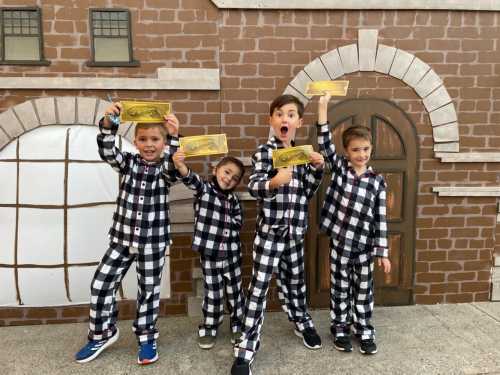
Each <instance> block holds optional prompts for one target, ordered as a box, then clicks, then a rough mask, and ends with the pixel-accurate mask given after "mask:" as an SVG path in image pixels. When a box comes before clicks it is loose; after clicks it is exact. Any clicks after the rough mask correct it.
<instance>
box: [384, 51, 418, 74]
mask: <svg viewBox="0 0 500 375" xmlns="http://www.w3.org/2000/svg"><path fill="white" fill-rule="evenodd" d="M414 57H415V56H414V55H412V54H411V53H408V52H406V51H403V50H400V49H398V50H397V51H396V56H394V61H393V63H392V66H391V70H389V75H390V76H393V77H394V78H397V79H402V78H403V76H404V75H405V74H406V72H407V71H408V68H409V67H410V64H411V63H412V61H413V59H414Z"/></svg>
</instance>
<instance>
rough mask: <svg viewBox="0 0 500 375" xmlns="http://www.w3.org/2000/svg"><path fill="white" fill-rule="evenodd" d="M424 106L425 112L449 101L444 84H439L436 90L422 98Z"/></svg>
mask: <svg viewBox="0 0 500 375" xmlns="http://www.w3.org/2000/svg"><path fill="white" fill-rule="evenodd" d="M423 103H424V107H425V109H427V112H432V111H434V110H435V109H437V108H439V107H442V106H444V105H446V104H448V103H451V98H450V95H449V94H448V91H447V90H446V88H445V87H444V86H440V87H439V88H438V89H437V90H436V91H434V92H432V94H430V95H429V96H427V97H426V98H425V99H424V100H423Z"/></svg>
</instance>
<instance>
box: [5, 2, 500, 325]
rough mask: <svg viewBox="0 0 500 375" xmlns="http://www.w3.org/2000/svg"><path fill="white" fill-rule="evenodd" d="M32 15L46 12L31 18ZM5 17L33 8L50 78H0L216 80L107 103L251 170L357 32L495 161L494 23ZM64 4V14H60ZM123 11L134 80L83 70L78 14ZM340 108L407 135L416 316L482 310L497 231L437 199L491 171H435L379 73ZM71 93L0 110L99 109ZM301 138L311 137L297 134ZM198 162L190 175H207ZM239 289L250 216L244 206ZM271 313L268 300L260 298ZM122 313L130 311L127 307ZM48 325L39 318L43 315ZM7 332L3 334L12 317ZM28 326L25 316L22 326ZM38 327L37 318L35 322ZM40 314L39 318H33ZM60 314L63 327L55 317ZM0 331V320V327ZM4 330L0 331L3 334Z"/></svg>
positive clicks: (238, 14) (181, 257)
mask: <svg viewBox="0 0 500 375" xmlns="http://www.w3.org/2000/svg"><path fill="white" fill-rule="evenodd" d="M42 3H43V5H41V4H42ZM3 4H4V5H5V6H10V5H21V4H22V5H38V6H40V7H41V8H42V14H43V18H44V41H45V57H46V59H48V60H50V61H51V62H52V63H51V65H49V66H47V67H29V66H24V67H18V66H17V67H16V66H0V73H1V74H3V75H14V76H19V75H26V76H32V75H33V76H34V75H42V76H91V77H94V76H97V77H108V76H124V77H125V76H126V77H154V76H155V75H156V69H157V68H158V67H200V68H219V69H220V74H221V90H220V92H214V91H212V92H197V91H191V92H190V91H157V92H143V93H140V92H114V93H111V94H112V95H113V96H115V97H137V98H152V99H168V100H170V101H171V102H172V103H173V108H174V111H175V112H176V113H177V114H178V116H179V118H180V121H181V124H182V126H183V129H182V130H181V131H182V133H183V134H186V135H193V134H199V133H203V132H215V131H217V132H224V133H226V134H227V135H228V137H229V147H230V149H231V150H232V153H233V154H235V155H238V156H250V155H251V153H252V152H253V151H254V150H255V148H256V147H257V145H258V144H260V143H262V142H264V141H265V139H266V138H267V136H268V126H267V125H266V124H267V116H268V106H269V103H270V101H271V100H272V99H273V98H274V97H275V96H277V95H279V94H280V93H281V92H282V91H283V90H284V89H285V87H286V85H287V84H288V83H289V82H290V80H291V79H292V78H293V77H294V76H295V75H296V74H297V73H298V72H299V71H300V70H301V69H302V68H303V67H304V66H305V65H307V64H308V63H309V62H310V61H312V60H313V59H315V58H316V57H318V56H320V55H322V54H324V53H326V52H328V51H330V50H332V49H334V48H337V47H340V46H343V45H347V44H351V43H356V42H357V35H358V30H359V29H361V28H363V29H367V28H369V29H370V28H371V29H378V31H379V33H378V35H379V43H383V44H386V45H389V46H395V47H398V48H401V49H404V50H406V51H407V52H409V53H412V54H414V55H416V56H417V57H419V58H420V59H421V60H423V61H424V62H426V63H428V64H429V65H430V66H431V68H432V69H434V70H435V71H436V72H437V73H438V74H439V76H440V77H441V78H442V79H443V81H444V83H445V87H446V88H447V90H448V92H449V94H450V96H451V97H452V99H453V101H454V104H455V107H456V110H457V114H458V123H459V130H460V147H461V151H498V149H499V148H500V131H499V125H498V124H497V122H498V120H499V119H500V100H497V97H500V95H499V94H500V88H499V87H500V81H499V78H498V77H499V76H500V74H499V73H500V63H499V62H498V61H500V52H498V48H497V47H498V45H499V35H500V32H499V31H500V20H499V14H498V13H496V12H452V11H323V10H321V11H275V10H266V11H259V10H218V9H217V8H215V6H214V5H213V4H212V3H211V2H210V1H208V0H173V1H172V0H121V1H118V0H101V1H90V0H89V1H85V0H80V1H63V0H44V1H43V2H42V1H40V0H39V1H34V0H30V1H22V2H21V1H20V0H15V1H14V0H4V2H3ZM67 4H72V6H68V5H67ZM89 6H90V7H121V8H128V9H130V10H131V16H132V24H133V26H132V31H133V42H134V57H135V59H137V60H139V61H140V62H141V66H140V67H137V68H94V67H93V68H90V67H87V66H86V65H85V62H86V61H87V60H88V59H89V58H90V42H89V36H88V20H87V19H88V12H87V10H86V8H87V7H89ZM343 78H344V79H348V80H349V81H350V89H349V97H377V98H386V99H389V100H392V101H393V102H395V103H396V104H397V105H398V106H400V107H401V108H402V109H403V110H404V111H406V112H407V114H408V116H409V117H410V118H411V120H412V122H413V123H414V124H415V125H416V130H417V135H418V139H417V140H416V141H418V142H419V146H420V149H419V157H420V162H419V167H420V171H419V175H418V179H419V187H418V200H417V228H416V274H415V302H416V303H441V302H465V301H484V300H487V299H488V295H489V282H490V267H491V256H492V252H493V250H494V247H495V243H498V240H496V238H495V237H496V235H497V234H498V229H497V226H496V223H495V216H496V202H497V199H496V198H494V197H492V198H461V197H438V196H437V195H436V194H435V193H433V192H432V190H431V189H432V187H433V186H437V185H446V186H447V185H452V184H461V183H465V184H470V183H477V184H478V185H487V184H498V181H499V173H500V165H499V164H500V163H441V162H440V161H438V160H437V159H434V153H433V138H432V129H431V125H430V121H429V118H428V115H427V112H426V111H425V108H424V107H423V105H422V102H421V100H420V99H419V98H418V96H417V95H416V94H415V92H414V91H413V90H412V89H409V88H408V87H407V86H405V85H404V84H403V83H402V82H401V81H399V80H397V79H395V78H392V77H390V76H386V75H382V74H378V73H372V72H370V73H354V74H349V75H346V76H344V77H343ZM105 94H106V93H104V92H100V91H96V92H88V91H85V92H77V91H71V92H69V91H61V92H57V91H56V90H50V91H33V90H8V91H6V90H3V91H0V110H1V111H3V110H5V109H7V108H9V107H10V106H12V105H15V104H18V103H20V102H23V101H25V100H27V99H30V98H36V97H40V96H46V95H50V96H56V95H74V96H76V95H86V96H98V97H104V96H105ZM315 110H316V102H312V103H311V104H310V105H309V106H308V107H307V108H306V115H305V123H306V124H311V123H312V122H313V121H314V119H315ZM299 136H300V137H307V136H308V127H307V126H305V127H304V128H302V129H301V131H300V133H299ZM207 161H208V159H200V160H199V161H198V162H197V163H195V164H194V167H195V169H196V170H198V171H200V172H205V173H206V172H208V168H207ZM245 208H246V215H245V220H246V224H245V229H244V232H243V238H244V242H245V254H246V255H245V261H244V264H245V267H244V280H245V284H246V283H247V281H248V279H249V274H250V270H251V258H250V249H251V242H252V235H253V229H254V218H255V208H254V207H253V204H252V203H246V204H245ZM189 242H190V238H189V236H188V235H178V236H176V237H175V240H174V248H173V250H172V262H171V267H172V298H171V299H170V300H168V301H166V302H165V303H163V304H162V314H171V313H180V314H183V313H185V312H186V299H187V296H188V295H190V293H192V283H191V275H190V269H191V268H192V267H193V266H195V265H196V264H197V258H196V256H195V254H194V253H193V252H191V251H190V250H189ZM271 300H272V303H271V306H272V307H274V308H276V307H277V304H276V293H275V290H274V289H273V290H272V292H271ZM125 310H127V311H129V312H130V311H131V310H130V308H129V307H126V308H125ZM30 311H31V310H30V309H25V310H24V312H22V313H20V312H19V309H3V310H0V322H4V323H3V324H6V322H7V323H8V324H11V323H14V322H15V321H17V320H20V319H27V320H32V321H34V322H40V321H43V322H45V321H47V322H49V321H53V320H57V319H69V320H71V319H76V320H78V319H84V318H85V316H86V313H87V308H86V307H84V308H77V307H73V308H69V309H68V310H67V312H64V311H66V309H64V308H61V309H46V310H38V311H37V312H36V313H35V312H33V313H30ZM43 311H45V313H43ZM9 314H11V315H12V319H11V320H9V319H10V318H9V316H11V315H9ZM29 314H31V315H29ZM33 314H35V315H36V316H33ZM44 314H45V315H44ZM64 314H67V315H68V316H65V315H64ZM2 317H3V318H2ZM2 319H3V320H2Z"/></svg>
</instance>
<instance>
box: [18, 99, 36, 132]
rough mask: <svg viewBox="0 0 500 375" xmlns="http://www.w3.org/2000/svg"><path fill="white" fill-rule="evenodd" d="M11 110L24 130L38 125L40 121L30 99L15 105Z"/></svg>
mask: <svg viewBox="0 0 500 375" xmlns="http://www.w3.org/2000/svg"><path fill="white" fill-rule="evenodd" d="M13 110H14V112H15V113H16V115H17V117H18V118H19V120H20V121H21V123H22V125H23V128H24V129H25V130H26V131H28V130H31V129H35V128H37V127H39V126H40V122H39V121H38V117H37V115H36V112H35V107H34V106H33V102H32V101H31V100H28V101H26V102H24V103H21V104H18V105H16V106H15V107H14V108H13Z"/></svg>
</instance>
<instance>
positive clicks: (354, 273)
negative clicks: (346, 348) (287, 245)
mask: <svg viewBox="0 0 500 375" xmlns="http://www.w3.org/2000/svg"><path fill="white" fill-rule="evenodd" d="M330 281H331V283H330V319H331V324H332V326H334V327H335V333H336V336H346V335H349V334H350V332H349V329H350V325H351V323H353V328H354V334H355V335H356V336H357V337H359V338H361V339H362V340H365V339H369V338H374V336H375V329H374V328H373V326H372V325H371V324H370V320H371V318H372V314H373V258H372V256H371V254H369V253H366V252H363V253H353V252H351V251H350V249H347V248H345V247H344V246H341V245H340V244H339V242H338V241H336V240H332V239H331V240H330Z"/></svg>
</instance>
